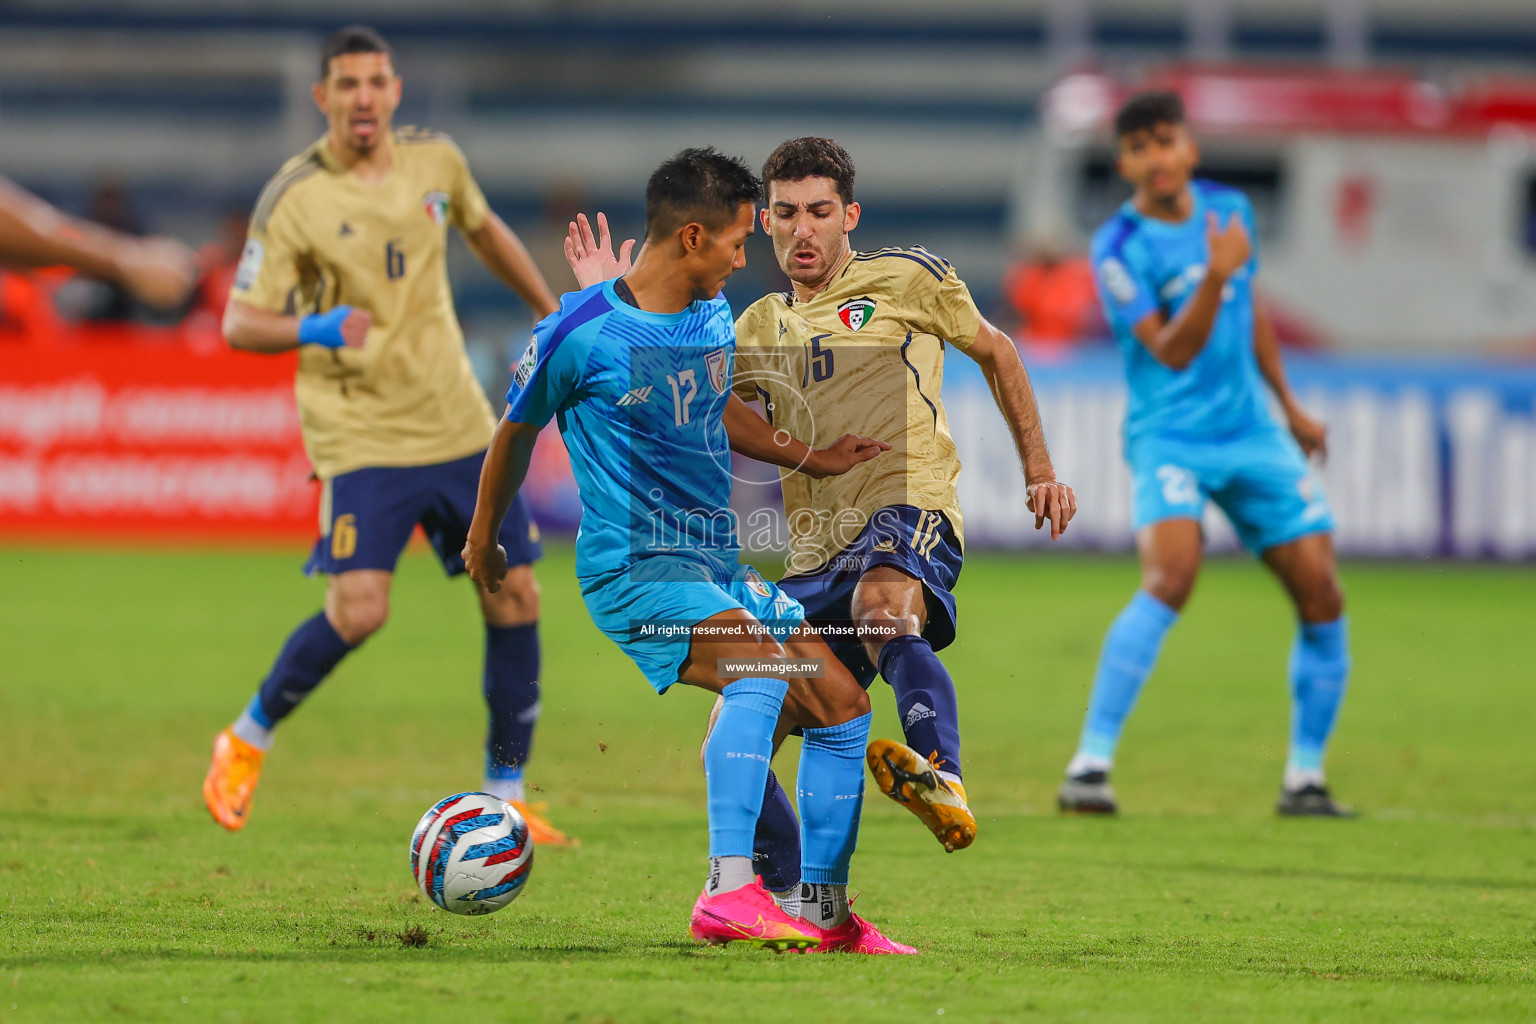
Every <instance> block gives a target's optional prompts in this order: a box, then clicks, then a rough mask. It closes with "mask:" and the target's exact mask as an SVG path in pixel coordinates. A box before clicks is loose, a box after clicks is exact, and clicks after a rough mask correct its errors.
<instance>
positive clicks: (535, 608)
mask: <svg viewBox="0 0 1536 1024" xmlns="http://www.w3.org/2000/svg"><path fill="white" fill-rule="evenodd" d="M480 603H481V607H482V610H483V611H484V612H485V621H486V622H487V623H488V624H490V625H492V626H501V627H506V626H522V625H526V624H527V623H530V622H537V621H538V620H539V581H538V578H537V577H536V576H534V574H533V569H532V567H530V566H526V565H520V566H515V567H514V568H513V569H512V571H511V572H509V573H507V577H506V579H505V580H503V581H502V586H501V589H500V590H498V591H497V592H496V593H494V594H491V593H486V592H483V591H482V592H481V596H480Z"/></svg>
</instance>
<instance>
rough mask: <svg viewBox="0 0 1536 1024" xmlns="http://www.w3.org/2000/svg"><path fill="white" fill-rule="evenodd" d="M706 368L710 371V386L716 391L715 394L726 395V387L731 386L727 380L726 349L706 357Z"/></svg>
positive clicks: (715, 351)
mask: <svg viewBox="0 0 1536 1024" xmlns="http://www.w3.org/2000/svg"><path fill="white" fill-rule="evenodd" d="M704 368H705V369H706V370H708V371H709V386H710V387H712V388H714V389H715V394H717V395H723V394H725V389H726V386H727V385H729V384H730V381H728V380H726V379H725V349H723V348H717V349H715V350H714V351H713V352H711V353H710V354H709V355H707V356H705V357H704Z"/></svg>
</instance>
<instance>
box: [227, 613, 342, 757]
mask: <svg viewBox="0 0 1536 1024" xmlns="http://www.w3.org/2000/svg"><path fill="white" fill-rule="evenodd" d="M351 651H352V645H351V644H349V643H347V642H346V641H345V640H343V639H342V638H341V634H340V633H337V632H336V627H334V626H332V625H331V623H330V620H329V619H327V618H326V617H325V612H316V613H315V615H314V616H313V617H312V618H309V619H306V620H305V621H304V622H303V624H301V625H300V626H299V628H298V629H296V630H294V631H293V632H292V633H291V634H290V635H289V637H288V642H287V643H285V644H283V649H282V650H281V651H279V652H278V655H277V661H275V662H273V663H272V671H271V672H268V673H267V678H266V679H264V680H262V683H261V690H260V691H259V692H258V693H257V694H256V700H255V701H253V702H252V707H251V711H252V717H253V718H256V719H257V721H258V722H260V724H261V725H263V726H265V727H266V728H268V729H270V728H272V727H273V726H274V725H276V724H277V723H278V722H281V721H282V720H283V719H285V718H287V717H288V715H289V714H290V713H292V711H293V709H294V708H296V707H298V706H299V704H300V703H301V702H302V701H303V700H304V698H305V697H308V696H309V695H310V694H311V693H312V692H314V689H315V687H317V686H319V685H320V683H321V681H322V680H324V679H325V677H326V676H328V675H330V674H331V670H332V669H334V668H335V667H336V666H337V664H339V663H340V662H341V659H342V658H345V657H346V656H347V655H348V654H349V653H350V652H351ZM258 710H259V711H260V712H261V714H260V716H259V717H258V716H257V715H256V714H255V713H254V712H256V711H258Z"/></svg>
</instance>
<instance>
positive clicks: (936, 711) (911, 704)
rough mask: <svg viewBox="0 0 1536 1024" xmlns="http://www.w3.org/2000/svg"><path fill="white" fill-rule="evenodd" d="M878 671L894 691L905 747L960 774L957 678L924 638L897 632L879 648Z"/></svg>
mask: <svg viewBox="0 0 1536 1024" xmlns="http://www.w3.org/2000/svg"><path fill="white" fill-rule="evenodd" d="M880 674H881V675H882V676H884V677H885V681H886V682H888V683H890V684H891V689H892V690H895V691H896V710H897V712H898V713H899V714H900V715H901V728H902V732H904V733H905V734H906V739H907V746H909V747H911V748H912V749H913V750H915V751H917V752H918V753H919V754H921V755H922V756H923V757H927V758H931V759H932V761H933V764H934V767H936V768H938V769H939V770H940V771H945V772H950V773H951V774H953V775H955V776H956V777H959V775H960V706H959V702H958V701H957V700H956V698H955V682H954V680H953V679H951V678H949V671H948V670H947V669H945V667H944V663H943V662H941V661H940V660H939V656H938V655H937V654H934V653H933V648H932V647H930V646H929V645H928V641H927V640H924V639H923V638H922V637H920V636H898V637H896V638H895V639H893V640H887V641H886V642H885V646H884V647H882V648H881V649H880Z"/></svg>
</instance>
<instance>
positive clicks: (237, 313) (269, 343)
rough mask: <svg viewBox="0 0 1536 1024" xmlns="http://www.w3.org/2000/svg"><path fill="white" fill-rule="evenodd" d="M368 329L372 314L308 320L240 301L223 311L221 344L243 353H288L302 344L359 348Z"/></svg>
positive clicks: (337, 312)
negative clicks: (223, 341)
mask: <svg viewBox="0 0 1536 1024" xmlns="http://www.w3.org/2000/svg"><path fill="white" fill-rule="evenodd" d="M371 326H373V314H372V313H370V312H368V311H367V310H366V309H357V308H355V307H353V306H337V307H336V308H335V309H332V310H330V311H328V312H325V313H312V314H310V315H309V316H287V315H284V314H282V313H274V312H272V311H271V310H267V309H262V308H261V307H260V306H254V305H252V304H251V303H249V302H242V301H240V300H239V299H230V300H229V304H228V305H227V306H225V307H224V324H223V332H224V340H225V341H226V342H228V343H229V347H230V348H237V349H241V350H243V351H246V352H264V353H275V352H288V351H290V350H292V349H296V348H298V347H299V346H300V345H305V344H313V345H320V346H323V347H325V348H361V347H362V346H363V342H364V341H365V340H367V337H368V328H369V327H371Z"/></svg>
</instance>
